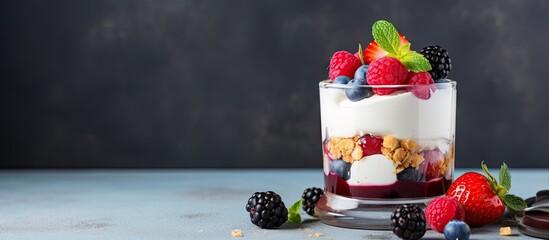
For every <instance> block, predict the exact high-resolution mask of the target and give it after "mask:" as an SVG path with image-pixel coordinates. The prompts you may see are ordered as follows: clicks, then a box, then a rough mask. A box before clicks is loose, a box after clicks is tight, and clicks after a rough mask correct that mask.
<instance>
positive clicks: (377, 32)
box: [372, 20, 431, 72]
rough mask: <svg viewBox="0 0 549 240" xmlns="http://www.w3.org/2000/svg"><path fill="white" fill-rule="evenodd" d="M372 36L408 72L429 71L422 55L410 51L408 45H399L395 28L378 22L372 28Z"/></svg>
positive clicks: (427, 63)
mask: <svg viewBox="0 0 549 240" xmlns="http://www.w3.org/2000/svg"><path fill="white" fill-rule="evenodd" d="M372 35H374V40H375V41H376V42H377V44H378V45H379V46H380V47H381V48H382V49H383V50H385V51H386V52H388V53H389V54H388V55H387V56H389V57H393V58H396V59H398V60H400V62H402V64H403V65H404V66H406V68H408V70H410V71H413V72H425V71H429V70H431V64H430V63H429V60H427V58H425V57H424V56H423V55H421V54H419V53H417V52H415V51H410V43H406V44H403V45H402V46H401V45H400V40H399V35H398V31H397V30H396V28H395V26H393V24H391V23H390V22H387V21H385V20H379V21H377V22H375V23H374V25H373V26H372Z"/></svg>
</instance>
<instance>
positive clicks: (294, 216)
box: [288, 199, 303, 223]
mask: <svg viewBox="0 0 549 240" xmlns="http://www.w3.org/2000/svg"><path fill="white" fill-rule="evenodd" d="M302 201H303V200H302V199H299V201H297V202H295V203H294V204H292V206H291V207H290V208H289V209H288V222H290V223H300V222H301V215H299V210H300V209H301V204H302Z"/></svg>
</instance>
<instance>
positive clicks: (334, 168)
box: [330, 159, 351, 180]
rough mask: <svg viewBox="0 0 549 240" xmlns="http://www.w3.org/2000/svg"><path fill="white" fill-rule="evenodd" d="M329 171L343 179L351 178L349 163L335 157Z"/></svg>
mask: <svg viewBox="0 0 549 240" xmlns="http://www.w3.org/2000/svg"><path fill="white" fill-rule="evenodd" d="M330 172H333V173H335V174H337V175H339V176H340V177H341V178H343V180H349V178H351V164H349V163H347V162H345V161H343V160H341V159H336V160H334V161H332V165H330Z"/></svg>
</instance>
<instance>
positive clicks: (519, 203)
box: [481, 161, 527, 211]
mask: <svg viewBox="0 0 549 240" xmlns="http://www.w3.org/2000/svg"><path fill="white" fill-rule="evenodd" d="M481 168H482V170H483V171H484V172H485V173H486V180H488V183H490V186H491V187H492V190H494V192H495V193H496V194H497V195H498V197H499V199H501V201H502V202H503V203H504V204H505V206H507V207H509V208H511V209H513V210H515V211H522V210H524V209H525V208H526V207H527V205H526V202H525V201H524V200H523V199H522V198H521V197H519V196H516V195H513V194H508V193H509V190H511V174H510V173H509V168H508V167H507V164H505V163H503V164H501V168H500V170H499V182H500V183H498V181H497V180H496V178H495V177H494V176H492V174H490V172H489V171H488V166H486V164H485V163H484V161H482V163H481Z"/></svg>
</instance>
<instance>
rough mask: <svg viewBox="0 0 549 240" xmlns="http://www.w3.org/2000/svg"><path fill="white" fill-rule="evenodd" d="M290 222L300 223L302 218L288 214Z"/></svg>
mask: <svg viewBox="0 0 549 240" xmlns="http://www.w3.org/2000/svg"><path fill="white" fill-rule="evenodd" d="M288 222H289V223H300V222H301V216H300V215H299V214H288Z"/></svg>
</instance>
